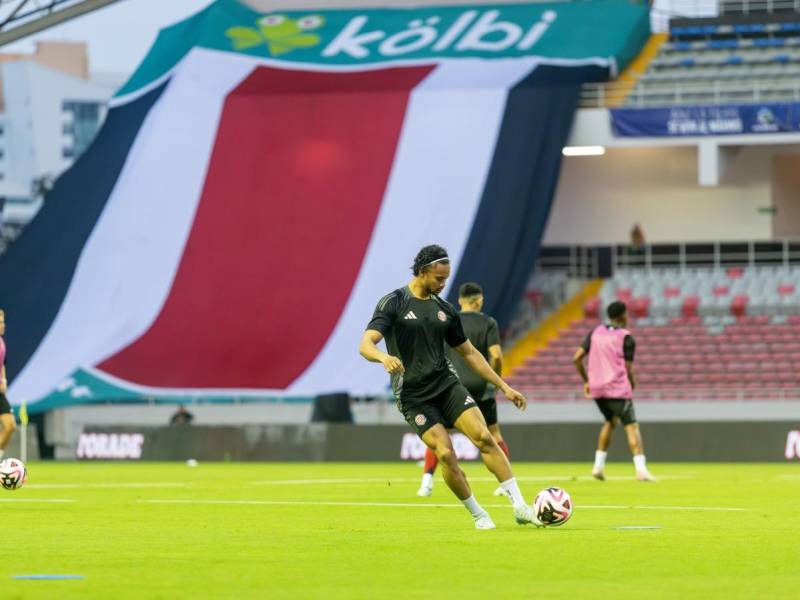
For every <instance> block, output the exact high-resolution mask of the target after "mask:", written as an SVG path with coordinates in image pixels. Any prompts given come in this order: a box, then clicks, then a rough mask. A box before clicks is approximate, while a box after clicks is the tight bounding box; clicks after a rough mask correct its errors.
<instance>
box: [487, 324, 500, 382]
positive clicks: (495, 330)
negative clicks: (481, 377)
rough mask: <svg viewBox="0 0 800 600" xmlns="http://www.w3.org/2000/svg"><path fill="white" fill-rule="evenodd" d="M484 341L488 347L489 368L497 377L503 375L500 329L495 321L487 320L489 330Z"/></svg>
mask: <svg viewBox="0 0 800 600" xmlns="http://www.w3.org/2000/svg"><path fill="white" fill-rule="evenodd" d="M486 341H487V343H488V344H487V345H488V346H489V366H490V367H492V370H493V371H494V372H495V373H497V374H498V375H502V374H503V347H502V346H501V345H500V328H499V327H498V325H497V321H495V320H494V319H491V318H490V320H489V329H488V331H487V332H486Z"/></svg>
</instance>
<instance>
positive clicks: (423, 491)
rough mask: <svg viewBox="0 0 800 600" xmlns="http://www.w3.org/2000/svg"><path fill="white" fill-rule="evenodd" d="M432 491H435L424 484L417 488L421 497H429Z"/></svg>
mask: <svg viewBox="0 0 800 600" xmlns="http://www.w3.org/2000/svg"><path fill="white" fill-rule="evenodd" d="M432 493H433V488H432V487H427V486H424V485H422V486H420V488H419V489H418V490H417V496H419V497H420V498H427V497H428V496H430V495H431V494H432Z"/></svg>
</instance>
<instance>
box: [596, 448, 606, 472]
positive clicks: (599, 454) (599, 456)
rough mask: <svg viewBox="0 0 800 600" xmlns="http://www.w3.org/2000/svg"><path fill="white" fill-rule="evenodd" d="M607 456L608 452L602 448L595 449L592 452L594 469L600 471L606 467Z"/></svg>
mask: <svg viewBox="0 0 800 600" xmlns="http://www.w3.org/2000/svg"><path fill="white" fill-rule="evenodd" d="M607 456H608V452H603V451H602V450H597V451H596V452H595V453H594V470H595V471H601V472H602V470H603V469H605V468H606V457H607Z"/></svg>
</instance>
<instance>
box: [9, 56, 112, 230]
mask: <svg viewBox="0 0 800 600" xmlns="http://www.w3.org/2000/svg"><path fill="white" fill-rule="evenodd" d="M121 82H122V77H121V76H115V75H107V74H104V75H97V76H92V75H91V74H90V71H89V61H88V57H87V51H86V44H84V43H80V42H40V43H38V44H37V46H36V52H35V53H34V54H30V55H25V54H6V55H0V197H4V198H6V202H5V209H4V211H3V220H4V222H5V223H6V224H7V225H8V226H9V227H11V228H14V227H15V226H20V225H22V224H24V223H26V222H27V221H28V220H30V218H31V217H32V216H33V215H34V214H35V213H36V210H38V208H39V204H40V202H41V196H42V193H43V192H44V191H45V190H46V189H47V188H49V187H50V186H51V185H52V181H53V180H54V179H55V178H56V177H57V176H58V175H60V174H61V173H62V172H63V171H64V170H66V169H67V168H69V167H70V165H72V163H73V162H75V160H76V159H77V158H78V157H79V156H80V155H81V153H82V152H83V151H84V150H85V149H86V148H87V147H88V145H89V144H90V143H91V141H92V140H93V139H94V136H95V134H96V133H97V130H98V129H99V128H100V125H101V124H102V122H103V119H104V118H105V115H106V103H107V101H108V99H109V98H110V97H111V95H112V94H113V93H114V91H115V89H116V88H117V87H118V86H119V85H120V84H121ZM7 233H13V232H7Z"/></svg>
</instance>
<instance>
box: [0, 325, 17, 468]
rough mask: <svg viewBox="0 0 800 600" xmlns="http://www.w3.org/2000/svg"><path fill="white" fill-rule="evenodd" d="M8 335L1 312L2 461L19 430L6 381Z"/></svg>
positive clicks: (0, 444)
mask: <svg viewBox="0 0 800 600" xmlns="http://www.w3.org/2000/svg"><path fill="white" fill-rule="evenodd" d="M5 334H6V313H5V312H4V311H2V310H0V423H1V424H2V425H3V430H2V431H0V459H2V458H3V456H4V455H5V453H6V446H8V443H9V442H10V441H11V436H13V435H14V432H15V431H16V430H17V421H16V419H15V418H14V413H13V412H12V411H11V404H9V402H8V398H7V397H6V394H7V393H8V381H7V380H6V344H5V341H4V340H3V336H4V335H5Z"/></svg>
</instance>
